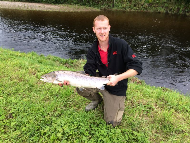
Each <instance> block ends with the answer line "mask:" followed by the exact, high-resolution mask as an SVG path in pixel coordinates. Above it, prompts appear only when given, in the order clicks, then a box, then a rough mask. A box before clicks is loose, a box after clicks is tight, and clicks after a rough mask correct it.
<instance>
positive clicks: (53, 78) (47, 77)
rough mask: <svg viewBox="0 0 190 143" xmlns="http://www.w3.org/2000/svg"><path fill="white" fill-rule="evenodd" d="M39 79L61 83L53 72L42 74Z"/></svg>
mask: <svg viewBox="0 0 190 143" xmlns="http://www.w3.org/2000/svg"><path fill="white" fill-rule="evenodd" d="M40 80H41V81H44V82H48V83H54V84H58V83H61V81H58V80H57V76H56V74H55V73H54V72H51V73H48V74H44V75H42V76H41V79H40Z"/></svg>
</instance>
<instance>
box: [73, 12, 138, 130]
mask: <svg viewBox="0 0 190 143" xmlns="http://www.w3.org/2000/svg"><path fill="white" fill-rule="evenodd" d="M110 27H111V26H110V24H109V19H108V18H107V17H106V16H104V15H99V16H97V17H96V18H95V19H94V22H93V31H94V33H95V34H96V37H97V40H96V41H95V42H94V43H93V45H92V47H91V48H90V49H89V51H88V54H87V63H86V64H85V65H84V72H85V73H86V74H88V75H90V76H97V73H96V71H97V70H98V76H106V77H108V78H109V83H108V84H107V85H106V86H105V90H103V91H101V90H98V89H84V88H77V92H78V94H79V95H81V96H83V97H85V98H87V99H89V100H91V101H92V102H91V103H90V104H88V105H87V106H86V108H85V109H86V111H90V110H93V109H95V108H96V107H97V106H98V104H99V103H101V101H102V96H103V101H104V120H105V121H106V122H107V123H108V124H112V125H113V126H114V127H115V126H117V125H119V124H120V122H121V120H122V116H123V113H124V108H125V98H126V91H127V82H128V78H129V77H133V76H135V75H137V74H141V72H142V63H141V62H140V61H139V60H138V59H137V57H136V56H135V54H134V53H133V51H132V49H131V48H130V46H129V45H128V44H127V42H126V41H124V40H121V39H118V38H115V37H112V36H111V35H110V34H109V31H110ZM99 93H101V94H102V96H101V95H100V94H99Z"/></svg>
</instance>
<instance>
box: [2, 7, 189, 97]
mask: <svg viewBox="0 0 190 143" xmlns="http://www.w3.org/2000/svg"><path fill="white" fill-rule="evenodd" d="M99 14H105V15H106V16H108V17H109V19H110V24H111V31H110V33H111V34H112V35H113V36H115V37H120V38H123V39H125V40H126V41H127V42H128V43H129V44H130V45H131V47H132V49H133V50H134V51H135V53H137V55H138V56H139V58H140V59H141V60H142V62H143V68H144V70H143V73H142V74H141V75H140V76H138V78H140V79H143V80H145V82H146V83H147V84H150V85H154V86H162V87H167V88H171V89H174V90H177V91H180V92H181V93H184V94H186V93H190V76H189V74H190V39H189V37H190V19H189V18H188V17H184V16H174V15H173V16H171V15H166V14H158V13H142V12H127V13H126V12H108V11H107V12H106V11H104V12H80V13H76V12H69V13H64V12H39V11H21V10H6V9H0V47H3V48H14V49H15V50H17V51H21V52H30V51H35V52H37V53H38V54H44V55H49V54H51V55H54V56H58V57H61V58H71V59H80V58H85V55H86V53H87V51H88V48H90V46H91V43H92V42H93V40H94V38H95V35H94V34H93V32H92V21H93V19H94V18H95V17H96V16H97V15H99Z"/></svg>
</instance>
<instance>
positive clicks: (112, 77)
mask: <svg viewBox="0 0 190 143" xmlns="http://www.w3.org/2000/svg"><path fill="white" fill-rule="evenodd" d="M107 78H108V79H109V82H108V83H107V85H109V86H115V85H116V84H117V83H118V82H119V80H118V78H117V76H116V75H109V76H108V77H107Z"/></svg>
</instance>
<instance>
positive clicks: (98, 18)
mask: <svg viewBox="0 0 190 143" xmlns="http://www.w3.org/2000/svg"><path fill="white" fill-rule="evenodd" d="M96 20H99V21H104V20H107V21H108V24H109V19H108V18H107V17H106V16H105V15H98V16H97V17H96V18H95V19H94V21H93V26H94V24H95V21H96Z"/></svg>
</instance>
